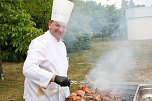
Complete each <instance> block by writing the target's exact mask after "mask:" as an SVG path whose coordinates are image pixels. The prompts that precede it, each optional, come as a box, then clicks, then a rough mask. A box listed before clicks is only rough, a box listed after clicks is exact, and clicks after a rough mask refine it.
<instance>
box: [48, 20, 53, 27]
mask: <svg viewBox="0 0 152 101" xmlns="http://www.w3.org/2000/svg"><path fill="white" fill-rule="evenodd" d="M52 22H53V20H49V22H48V29H50V25H51V23H52Z"/></svg>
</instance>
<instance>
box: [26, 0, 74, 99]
mask: <svg viewBox="0 0 152 101" xmlns="http://www.w3.org/2000/svg"><path fill="white" fill-rule="evenodd" d="M73 6H74V4H73V3H72V2H70V1H68V0H62V2H61V1H60V0H54V1H53V8H52V16H51V20H50V21H49V24H48V27H49V30H48V31H47V32H45V33H44V34H43V35H41V36H39V37H37V38H35V39H34V40H32V42H31V44H30V45H29V49H28V54H27V58H26V60H25V62H24V66H23V74H24V76H25V82H24V99H25V101H64V100H65V98H67V97H68V96H69V94H70V92H69V86H70V80H69V79H68V77H67V71H68V60H67V51H66V47H65V45H64V43H63V42H62V39H63V37H64V33H65V32H66V27H67V23H68V20H69V17H70V14H71V12H72V9H73Z"/></svg>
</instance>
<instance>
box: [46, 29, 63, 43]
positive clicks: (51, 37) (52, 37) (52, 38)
mask: <svg viewBox="0 0 152 101" xmlns="http://www.w3.org/2000/svg"><path fill="white" fill-rule="evenodd" d="M45 34H46V35H47V36H48V37H49V38H50V39H51V40H53V41H55V42H60V41H61V40H60V41H58V40H57V39H56V38H55V37H54V36H53V35H52V34H51V32H50V31H49V30H47V32H45Z"/></svg>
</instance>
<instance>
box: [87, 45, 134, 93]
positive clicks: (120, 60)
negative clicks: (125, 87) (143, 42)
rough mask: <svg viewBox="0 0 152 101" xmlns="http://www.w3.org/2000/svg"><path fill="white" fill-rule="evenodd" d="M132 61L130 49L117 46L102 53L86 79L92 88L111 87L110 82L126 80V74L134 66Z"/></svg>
mask: <svg viewBox="0 0 152 101" xmlns="http://www.w3.org/2000/svg"><path fill="white" fill-rule="evenodd" d="M132 63H134V59H133V54H132V51H131V50H130V49H129V48H127V47H119V48H117V49H114V50H112V51H109V52H107V53H105V54H104V55H102V56H101V57H100V59H99V60H98V61H97V64H96V66H95V67H93V69H92V70H91V71H90V72H89V74H88V75H86V79H87V80H88V81H89V82H90V84H91V85H92V87H93V88H98V89H102V90H104V89H105V90H107V89H112V88H111V84H115V83H122V82H125V81H126V75H128V72H129V71H131V70H132V69H133V68H134V66H133V65H132Z"/></svg>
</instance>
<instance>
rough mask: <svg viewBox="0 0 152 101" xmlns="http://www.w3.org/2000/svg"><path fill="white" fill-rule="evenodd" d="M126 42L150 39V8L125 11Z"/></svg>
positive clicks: (151, 33)
mask: <svg viewBox="0 0 152 101" xmlns="http://www.w3.org/2000/svg"><path fill="white" fill-rule="evenodd" d="M126 18H127V27H128V40H144V39H152V7H137V8H130V9H127V10H126Z"/></svg>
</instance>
